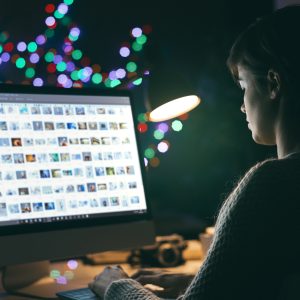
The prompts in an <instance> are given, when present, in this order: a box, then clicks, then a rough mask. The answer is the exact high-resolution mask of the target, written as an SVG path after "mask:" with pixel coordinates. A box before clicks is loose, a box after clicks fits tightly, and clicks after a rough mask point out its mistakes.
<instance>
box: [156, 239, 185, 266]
mask: <svg viewBox="0 0 300 300" xmlns="http://www.w3.org/2000/svg"><path fill="white" fill-rule="evenodd" d="M180 258H181V254H180V252H179V251H178V249H177V248H176V247H174V245H172V244H169V243H164V244H162V245H161V246H160V247H159V249H158V257H157V259H158V261H159V262H160V264H161V265H162V266H165V267H173V266H177V265H178V264H179V262H180Z"/></svg>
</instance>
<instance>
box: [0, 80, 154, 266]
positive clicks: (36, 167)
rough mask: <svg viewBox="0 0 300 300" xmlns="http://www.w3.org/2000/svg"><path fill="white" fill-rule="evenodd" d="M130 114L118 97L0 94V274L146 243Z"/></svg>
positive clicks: (65, 92)
mask: <svg viewBox="0 0 300 300" xmlns="http://www.w3.org/2000/svg"><path fill="white" fill-rule="evenodd" d="M132 108H133V107H132V100H131V96H130V93H128V92H125V91H124V92H121V91H101V90H97V89H87V88H83V89H62V88H54V87H53V88H50V87H48V88H45V87H43V88H35V87H29V86H9V85H4V86H1V87H0V164H1V168H0V182H1V185H0V243H1V245H3V243H4V244H5V245H6V246H5V249H6V251H7V255H6V256H7V257H5V258H3V256H2V257H1V258H0V265H1V263H2V264H4V263H8V262H9V263H19V262H24V261H32V260H40V259H43V258H45V259H51V258H58V257H70V256H72V255H82V254H87V253H93V252H97V251H101V250H112V249H122V248H128V247H134V246H138V245H143V244H149V243H151V242H152V241H153V236H154V234H153V227H152V225H151V223H152V222H151V216H150V211H149V204H148V202H147V200H146V194H145V187H144V177H143V168H144V166H143V160H142V156H141V155H140V152H139V143H138V140H137V136H136V130H135V128H136V126H135V123H134V115H133V110H132ZM141 230H142V232H143V233H141ZM144 230H146V231H149V237H147V238H145V237H141V235H142V236H145V232H144ZM82 238H83V239H84V240H85V244H86V246H82V245H81V246H80V245H79V244H82V243H81V242H82V241H83V240H82ZM28 239H29V241H30V242H31V246H30V245H29V246H27V247H25V248H28V249H23V251H25V252H29V253H27V254H26V253H25V254H24V258H22V254H21V255H20V253H19V251H16V253H13V252H14V251H12V250H11V248H13V247H16V246H18V247H23V243H25V241H26V240H27V241H28ZM112 240H113V241H112ZM41 241H44V242H45V243H46V244H47V245H48V246H50V245H51V247H52V246H53V245H55V244H56V245H59V247H58V248H57V249H56V250H54V251H51V253H49V251H46V250H45V248H47V247H46V246H41V245H40V244H41ZM78 241H81V242H80V243H79V242H78ZM117 241H118V242H117ZM36 247H37V248H38V249H37V250H34V249H35V248H36ZM71 248H73V250H71ZM70 250H71V251H70ZM4 252H5V251H4ZM17 254H18V257H14V255H17ZM4 256H5V255H4Z"/></svg>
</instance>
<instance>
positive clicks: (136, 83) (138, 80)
mask: <svg viewBox="0 0 300 300" xmlns="http://www.w3.org/2000/svg"><path fill="white" fill-rule="evenodd" d="M142 82H143V78H138V79H136V80H135V81H133V82H132V83H133V84H134V85H140V84H141V83H142Z"/></svg>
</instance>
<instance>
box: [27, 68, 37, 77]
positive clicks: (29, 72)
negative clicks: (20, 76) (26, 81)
mask: <svg viewBox="0 0 300 300" xmlns="http://www.w3.org/2000/svg"><path fill="white" fill-rule="evenodd" d="M34 75H35V70H34V69H33V68H28V69H27V70H26V71H25V76H26V77H27V78H33V77H34Z"/></svg>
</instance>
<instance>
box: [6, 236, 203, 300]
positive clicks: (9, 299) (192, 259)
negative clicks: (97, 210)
mask: <svg viewBox="0 0 300 300" xmlns="http://www.w3.org/2000/svg"><path fill="white" fill-rule="evenodd" d="M111 255H112V256H113V255H114V252H111ZM201 255H202V252H201V245H200V243H199V242H198V241H189V246H188V248H187V250H185V252H184V255H183V256H184V257H185V259H186V263H185V264H183V265H180V266H177V267H173V268H168V270H170V271H172V272H177V273H190V274H195V273H196V272H197V271H198V269H199V267H200V266H201V262H202V260H201ZM77 262H78V267H77V268H76V269H74V270H72V271H71V270H70V268H69V267H68V265H67V261H63V262H55V263H51V266H50V269H51V270H52V271H53V270H56V271H59V273H60V274H62V275H64V274H65V275H66V276H65V277H70V279H69V280H67V282H61V283H58V282H57V281H56V280H54V279H53V278H51V277H50V276H48V277H45V278H42V279H40V280H39V281H37V282H36V283H34V285H32V286H30V287H28V288H25V289H22V290H21V291H22V292H26V293H30V294H34V295H41V296H43V297H55V293H57V292H59V291H65V290H71V289H78V288H83V287H86V286H87V284H88V283H89V282H90V281H92V280H93V278H94V277H95V276H96V275H97V274H99V273H100V272H101V271H102V270H103V268H104V267H105V265H95V266H92V265H86V264H84V263H82V262H81V261H80V260H79V261H77ZM121 265H122V267H123V268H124V270H125V272H127V273H128V274H129V275H132V274H133V273H134V272H136V271H137V268H135V267H131V266H130V265H128V264H126V263H123V264H121ZM72 276H73V278H71V277H72ZM0 299H1V300H21V299H31V298H25V297H17V296H13V295H8V294H7V293H6V292H5V291H3V288H2V286H1V287H0ZM32 299H33V298H32Z"/></svg>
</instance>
